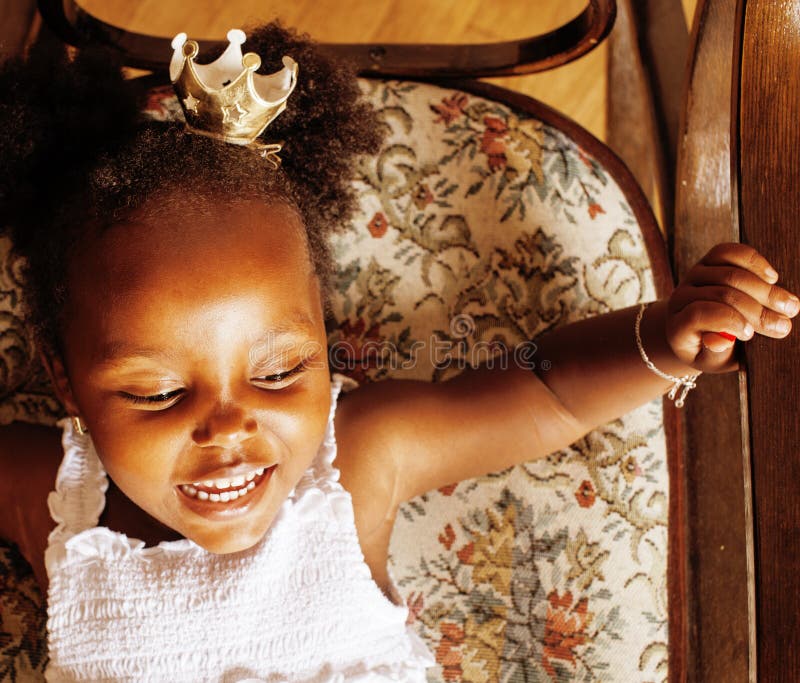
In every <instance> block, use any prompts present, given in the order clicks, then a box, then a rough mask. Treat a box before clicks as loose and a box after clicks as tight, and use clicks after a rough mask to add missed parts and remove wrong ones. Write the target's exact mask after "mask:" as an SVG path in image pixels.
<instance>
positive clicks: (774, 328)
mask: <svg viewBox="0 0 800 683" xmlns="http://www.w3.org/2000/svg"><path fill="white" fill-rule="evenodd" d="M694 302H715V303H718V304H725V305H727V306H728V307H730V308H731V309H733V310H735V311H736V312H738V313H739V314H740V315H741V316H743V319H744V320H745V321H746V323H749V324H750V326H751V327H750V329H749V330H748V328H747V326H746V325H744V326H742V327H739V328H737V329H728V328H725V327H720V328H718V329H715V330H713V332H716V333H717V335H720V333H727V334H730V335H733V336H734V337H736V338H737V339H750V338H751V337H752V336H753V333H754V332H758V334H762V335H765V336H767V337H773V338H775V339H781V338H783V337H785V336H786V335H787V334H789V332H790V330H791V329H792V324H791V322H790V321H789V318H787V317H786V316H785V315H781V314H780V313H776V312H775V311H773V310H770V309H769V308H766V307H765V306H762V305H761V304H760V303H759V302H758V301H757V300H756V299H754V298H753V297H752V296H750V295H749V294H746V293H745V292H744V291H742V290H740V289H734V288H732V287H726V286H714V285H710V286H701V287H684V286H681V287H678V288H677V289H676V290H675V292H674V293H673V295H672V297H671V299H670V305H669V310H670V313H673V314H675V313H679V312H680V311H682V310H683V309H684V308H686V307H687V306H688V305H690V304H691V303H694ZM706 329H709V331H711V330H710V328H706ZM748 332H749V335H748ZM721 336H722V337H724V335H721ZM719 345H720V344H719V343H716V344H714V346H719Z"/></svg>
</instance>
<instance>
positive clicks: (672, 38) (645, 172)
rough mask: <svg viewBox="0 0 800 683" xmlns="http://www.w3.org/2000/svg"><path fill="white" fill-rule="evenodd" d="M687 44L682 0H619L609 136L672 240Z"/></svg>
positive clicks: (610, 66) (610, 70)
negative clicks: (677, 151) (677, 153)
mask: <svg viewBox="0 0 800 683" xmlns="http://www.w3.org/2000/svg"><path fill="white" fill-rule="evenodd" d="M688 46H689V41H688V31H687V28H686V21H685V18H684V15H683V7H682V5H681V3H680V1H679V0H646V2H640V1H634V0H618V3H617V23H616V25H615V27H614V30H613V31H612V33H611V36H610V38H609V50H608V54H609V57H608V97H607V100H606V101H607V110H608V111H607V140H608V144H609V146H610V147H611V148H612V149H613V150H614V151H615V152H617V154H619V155H620V156H621V157H622V159H623V161H625V163H626V164H627V165H628V167H629V168H630V169H631V170H632V171H633V174H634V175H635V176H636V179H637V181H638V182H639V184H640V185H641V186H642V189H643V190H644V192H645V194H646V195H647V197H648V199H649V200H650V203H651V205H652V206H653V209H654V211H655V213H656V216H657V217H658V219H659V224H660V225H661V228H662V233H663V234H664V236H665V238H667V240H668V241H671V235H672V214H673V206H674V192H675V190H674V187H675V171H674V169H675V157H676V149H677V140H678V119H679V116H680V102H681V91H682V87H683V86H682V83H683V74H684V67H685V63H686V58H687V55H688Z"/></svg>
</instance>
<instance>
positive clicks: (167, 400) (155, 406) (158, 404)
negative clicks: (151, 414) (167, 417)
mask: <svg viewBox="0 0 800 683" xmlns="http://www.w3.org/2000/svg"><path fill="white" fill-rule="evenodd" d="M119 393H120V396H122V397H123V398H124V399H125V400H126V401H129V402H131V403H135V404H138V405H143V406H145V407H147V408H149V409H150V410H164V409H165V408H168V407H170V406H172V405H174V404H175V403H177V400H176V399H177V398H178V397H179V396H181V395H182V394H183V389H175V390H173V391H165V392H162V393H160V394H152V395H150V396H138V395H137V394H129V393H128V392H127V391H120V392H119Z"/></svg>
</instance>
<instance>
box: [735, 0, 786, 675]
mask: <svg viewBox="0 0 800 683" xmlns="http://www.w3.org/2000/svg"><path fill="white" fill-rule="evenodd" d="M740 1H741V4H742V5H743V6H744V8H745V16H744V29H743V32H742V49H741V88H740V97H739V98H738V104H739V108H738V118H737V119H736V120H735V123H736V124H738V133H739V149H738V171H739V190H740V202H739V219H740V226H741V235H742V241H744V242H746V243H748V244H751V245H753V246H754V247H755V248H756V249H758V250H759V251H760V252H761V253H762V254H764V256H766V258H767V259H768V260H769V261H770V262H771V263H772V264H773V265H774V267H775V268H776V270H777V271H778V272H779V273H780V275H781V279H780V284H781V285H782V286H784V287H786V288H787V289H789V290H790V291H794V292H797V291H798V289H800V259H798V255H800V249H798V240H800V212H798V211H797V197H798V196H799V195H800V127H799V126H798V123H797V122H798V120H800V67H799V66H798V55H799V54H800V16H799V15H798V11H797V2H796V1H795V0H747V2H744V1H743V0H740ZM746 355H747V392H748V395H749V399H750V400H749V407H750V413H749V418H750V419H749V424H750V448H751V452H752V472H753V491H754V501H755V509H754V515H755V527H756V536H755V540H756V544H755V545H756V579H757V581H756V590H757V600H756V615H757V629H758V638H757V643H758V679H759V680H764V681H798V680H800V637H799V636H798V633H800V495H798V493H797V488H798V482H800V446H798V444H800V420H798V418H797V400H798V396H800V335H798V333H797V330H794V332H793V333H792V334H791V335H790V336H789V337H788V338H787V339H784V340H782V341H780V342H779V343H775V342H774V341H773V340H771V339H766V338H757V339H755V340H753V341H752V342H750V343H748V344H747V349H746Z"/></svg>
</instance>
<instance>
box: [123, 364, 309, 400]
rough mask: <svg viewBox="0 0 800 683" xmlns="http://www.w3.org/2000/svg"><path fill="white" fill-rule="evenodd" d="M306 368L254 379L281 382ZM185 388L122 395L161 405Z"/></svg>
mask: <svg viewBox="0 0 800 683" xmlns="http://www.w3.org/2000/svg"><path fill="white" fill-rule="evenodd" d="M303 370H305V364H304V363H299V364H298V365H296V366H295V367H293V368H292V369H291V370H286V371H285V372H279V373H276V374H274V375H265V376H264V377H254V378H253V379H255V380H258V381H259V382H267V383H270V384H272V383H275V384H277V383H279V382H282V381H283V380H285V379H287V378H289V377H292V376H294V375H296V374H298V373H299V372H302V371H303ZM183 392H184V390H183V389H175V390H174V391H165V392H163V393H161V394H152V395H150V396H137V395H136V394H129V393H128V392H126V391H121V392H120V395H121V396H122V397H123V398H124V399H125V400H127V401H130V402H131V403H137V404H145V405H160V404H163V403H167V402H168V401H170V400H172V399H173V398H175V397H177V396H179V395H181V394H183Z"/></svg>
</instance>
